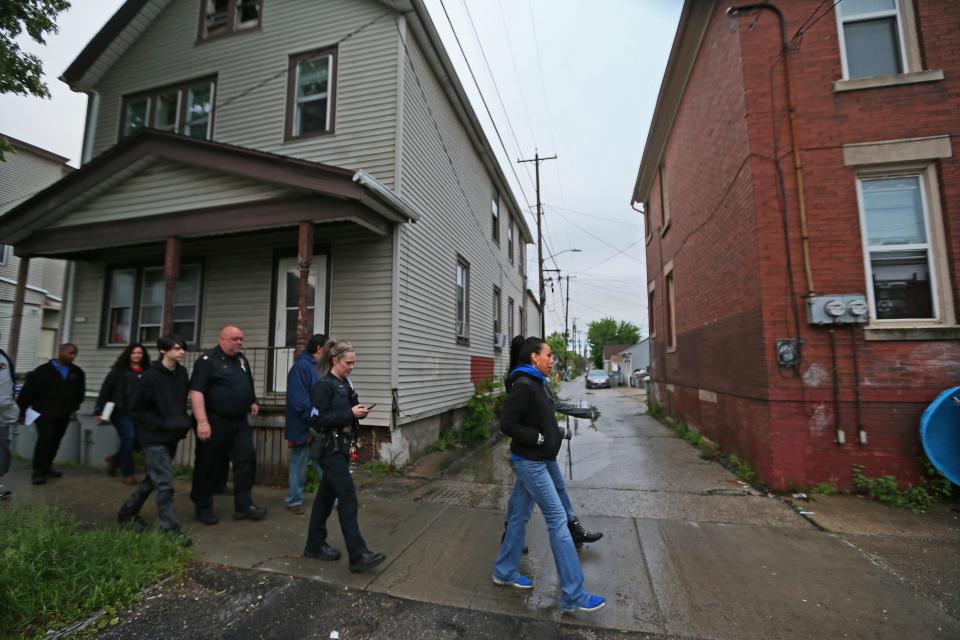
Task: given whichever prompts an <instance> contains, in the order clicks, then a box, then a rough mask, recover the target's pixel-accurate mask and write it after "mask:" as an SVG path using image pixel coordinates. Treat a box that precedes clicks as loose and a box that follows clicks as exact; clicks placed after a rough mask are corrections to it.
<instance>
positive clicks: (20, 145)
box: [0, 133, 73, 170]
mask: <svg viewBox="0 0 960 640" xmlns="http://www.w3.org/2000/svg"><path fill="white" fill-rule="evenodd" d="M0 137H2V138H6V139H7V142H9V143H10V146H12V147H13V148H14V149H22V150H23V151H27V152H29V153H32V154H33V155H35V156H39V157H41V158H44V159H46V160H49V161H51V162H55V163H57V164H63V165H65V164H67V162H69V161H70V159H69V158H64V157H63V156H61V155H57V154H56V153H54V152H52V151H47V150H46V149H44V148H42V147H38V146H36V145H33V144H30V143H29V142H24V141H23V140H18V139H17V138H14V137H13V136H9V135H6V134H3V133H0ZM71 169H73V167H65V170H71Z"/></svg>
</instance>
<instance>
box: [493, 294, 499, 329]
mask: <svg viewBox="0 0 960 640" xmlns="http://www.w3.org/2000/svg"><path fill="white" fill-rule="evenodd" d="M500 304H501V303H500V289H498V288H496V287H494V288H493V332H494V333H501V331H500V315H501V313H500V311H501V306H500Z"/></svg>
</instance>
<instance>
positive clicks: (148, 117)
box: [121, 78, 217, 140]
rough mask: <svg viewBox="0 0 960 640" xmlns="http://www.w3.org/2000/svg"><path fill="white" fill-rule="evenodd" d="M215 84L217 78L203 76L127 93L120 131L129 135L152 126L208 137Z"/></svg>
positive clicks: (196, 136) (211, 130)
mask: <svg viewBox="0 0 960 640" xmlns="http://www.w3.org/2000/svg"><path fill="white" fill-rule="evenodd" d="M216 88H217V81H216V79H215V78H204V79H202V80H193V81H191V82H186V83H183V84H179V85H174V86H170V87H163V88H161V89H153V90H151V91H146V92H144V93H140V94H136V95H133V96H127V97H125V98H124V99H123V114H124V115H123V122H122V125H123V131H122V132H121V134H122V136H128V135H130V134H131V133H133V132H135V131H137V130H138V129H142V128H144V127H147V126H149V127H152V128H154V129H158V130H160V131H170V132H172V133H180V134H183V135H186V136H190V137H191V138H199V139H201V140H209V139H210V138H211V137H212V133H213V102H214V99H215V94H216ZM122 136H121V137H122Z"/></svg>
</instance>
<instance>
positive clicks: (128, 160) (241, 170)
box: [0, 129, 419, 245]
mask: <svg viewBox="0 0 960 640" xmlns="http://www.w3.org/2000/svg"><path fill="white" fill-rule="evenodd" d="M158 158H162V159H167V160H172V161H175V162H179V163H181V164H184V165H190V166H195V167H203V168H214V169H216V170H219V171H222V172H224V173H228V174H233V175H237V176H243V177H245V178H248V179H251V180H256V181H261V182H269V183H273V184H276V185H281V186H284V187H289V188H291V189H294V190H297V191H299V192H300V193H304V194H314V195H320V196H327V197H331V198H335V199H338V200H342V201H352V202H354V203H356V204H359V205H361V206H362V207H363V208H364V209H366V210H369V211H371V212H373V214H375V215H374V216H373V217H372V218H368V219H366V220H365V222H366V224H367V225H369V226H371V227H372V228H374V229H376V230H380V229H382V228H383V227H384V226H385V225H386V224H389V223H397V222H414V221H416V220H417V219H418V218H419V214H418V213H417V212H416V210H415V209H414V208H413V207H412V206H411V205H410V204H409V203H407V202H406V201H404V200H403V199H402V198H400V197H399V196H397V195H396V194H394V193H393V192H391V191H390V190H389V189H388V188H387V187H385V186H384V185H383V184H382V183H380V182H379V181H377V180H376V179H375V178H373V177H372V176H370V175H368V174H366V173H364V172H363V171H351V170H348V169H343V168H340V167H335V166H332V165H325V164H321V163H318V162H310V161H307V160H301V159H298V158H291V157H289V156H282V155H277V154H273V153H267V152H264V151H257V150H254V149H247V148H244V147H238V146H234V145H228V144H224V143H221V142H212V141H208V140H198V139H195V138H189V137H187V136H181V135H177V134H174V133H169V132H162V131H156V130H152V129H143V130H141V131H138V132H137V133H136V134H134V135H132V136H130V137H129V138H126V139H124V140H123V141H121V142H120V143H119V144H117V145H115V146H114V147H112V148H111V149H110V150H109V151H107V152H105V153H103V154H101V155H100V156H98V157H97V158H95V159H94V160H93V161H91V162H89V163H87V164H85V165H84V166H83V167H81V168H80V169H77V170H76V171H74V172H72V173H71V174H70V175H68V176H66V177H64V178H63V179H61V180H59V181H58V182H55V183H54V184H52V185H50V186H49V187H47V188H46V189H44V190H42V191H40V192H39V193H37V194H35V195H34V196H33V197H31V198H30V199H29V200H27V201H26V202H24V203H22V204H20V205H18V206H17V207H15V208H14V209H12V210H11V211H9V212H8V213H6V214H5V215H3V216H2V217H0V237H3V238H4V241H5V242H7V243H9V244H14V245H17V244H18V243H20V242H21V241H23V240H24V239H27V238H29V237H30V236H31V235H32V234H35V233H37V232H44V231H46V230H47V229H48V228H49V227H50V226H51V224H53V223H55V222H56V221H57V220H59V219H61V218H62V217H63V216H65V215H67V214H68V213H69V212H70V211H73V210H74V209H76V208H77V207H80V206H82V205H83V204H84V203H85V202H88V201H89V200H90V199H92V198H93V197H96V196H98V195H99V194H101V193H103V192H104V191H107V190H109V189H110V188H112V187H113V186H115V185H116V184H118V183H120V182H122V181H124V180H126V179H128V178H129V177H131V176H132V175H134V174H136V173H137V172H138V171H141V170H142V169H143V168H144V167H146V166H147V165H149V164H150V163H152V162H154V161H156V160H157V159H158ZM378 220H379V222H378Z"/></svg>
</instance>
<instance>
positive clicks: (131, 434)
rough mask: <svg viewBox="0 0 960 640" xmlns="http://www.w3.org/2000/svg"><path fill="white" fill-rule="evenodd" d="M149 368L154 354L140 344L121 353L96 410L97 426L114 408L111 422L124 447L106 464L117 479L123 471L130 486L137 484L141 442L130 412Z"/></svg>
mask: <svg viewBox="0 0 960 640" xmlns="http://www.w3.org/2000/svg"><path fill="white" fill-rule="evenodd" d="M149 367H150V354H148V353H147V349H146V348H145V347H144V346H143V345H142V344H140V343H139V342H135V343H133V344H131V345H130V346H128V347H127V348H126V349H124V350H123V351H121V352H120V356H119V357H118V358H117V360H116V362H114V363H113V366H112V367H111V368H110V372H109V373H107V377H106V378H105V379H104V381H103V384H102V385H101V386H100V395H99V396H97V404H96V407H95V408H94V410H93V415H95V416H96V418H97V422H106V421H107V418H104V417H103V411H104V408H105V407H106V405H107V403H108V402H112V403H113V404H114V407H113V412H112V413H111V414H110V416H109V421H110V422H111V423H112V424H113V426H114V428H115V429H116V430H117V435H118V436H119V437H120V444H119V446H118V447H117V451H116V453H113V454H111V455H108V456H107V457H106V458H105V459H104V460H105V462H106V463H107V473H109V474H110V475H111V476H112V475H116V473H117V469H118V468H119V469H120V475H121V476H122V479H123V483H124V484H128V485H134V484H137V479H136V478H135V477H134V475H133V473H134V467H133V449H134V446H135V445H136V441H137V430H136V427H134V425H133V419H131V418H130V408H131V407H132V406H133V400H134V398H136V397H137V390H138V389H139V388H140V379H141V377H142V376H143V373H144V372H145V371H146V370H147V369H148V368H149Z"/></svg>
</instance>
